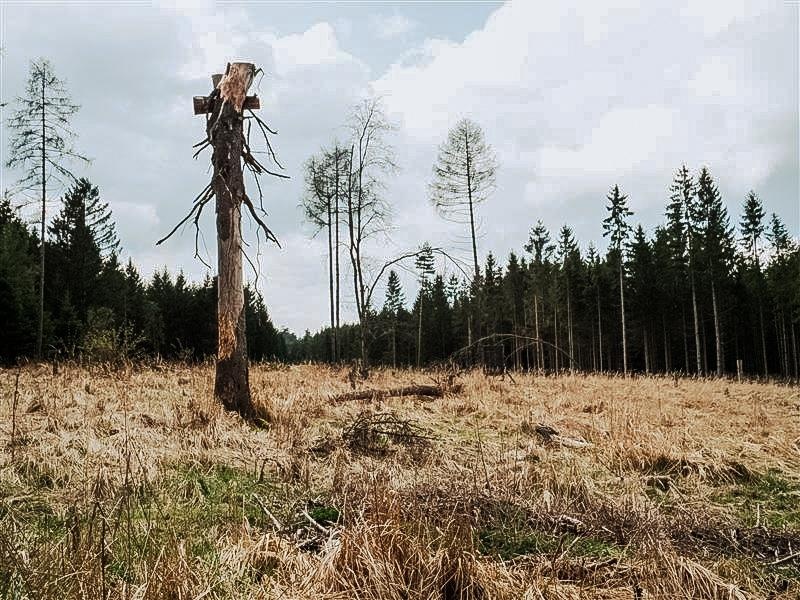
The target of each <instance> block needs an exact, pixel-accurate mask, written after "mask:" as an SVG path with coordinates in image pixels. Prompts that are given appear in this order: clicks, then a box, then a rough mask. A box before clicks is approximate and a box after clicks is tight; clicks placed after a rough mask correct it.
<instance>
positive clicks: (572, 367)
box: [567, 278, 575, 373]
mask: <svg viewBox="0 0 800 600" xmlns="http://www.w3.org/2000/svg"><path fill="white" fill-rule="evenodd" d="M569 292H570V289H569V278H567V336H568V339H569V370H570V373H574V372H575V359H574V357H575V349H574V346H573V343H572V307H571V305H570V298H569V297H570V293H569Z"/></svg>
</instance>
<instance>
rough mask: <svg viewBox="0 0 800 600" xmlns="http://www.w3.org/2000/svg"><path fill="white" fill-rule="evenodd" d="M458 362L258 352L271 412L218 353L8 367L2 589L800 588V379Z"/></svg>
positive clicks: (94, 594) (470, 591)
mask: <svg viewBox="0 0 800 600" xmlns="http://www.w3.org/2000/svg"><path fill="white" fill-rule="evenodd" d="M17 377H19V380H18V385H17ZM432 378H435V374H431V373H422V372H418V371H417V372H415V371H396V372H392V371H390V370H385V371H377V372H375V373H374V374H373V376H372V377H371V378H370V380H369V382H368V383H367V385H368V386H369V387H370V388H388V387H393V386H397V385H404V384H410V383H420V384H423V383H425V384H427V383H431V382H432ZM459 381H460V384H461V385H462V387H461V389H460V390H458V389H457V390H455V391H453V392H452V393H450V394H448V395H446V396H445V397H444V398H437V399H428V398H422V397H404V398H392V399H386V400H383V401H374V402H368V401H349V402H342V403H337V404H334V403H332V402H331V401H330V400H329V397H330V395H331V394H334V393H338V392H344V391H348V390H349V389H350V383H349V382H348V377H347V371H346V370H336V369H330V368H327V367H320V366H292V367H283V366H269V365H262V366H254V367H253V368H252V369H251V385H252V389H253V391H254V397H255V401H256V403H257V404H258V405H259V407H260V408H261V410H263V412H264V414H265V416H266V418H265V423H264V426H263V427H261V428H256V427H253V426H250V425H247V424H245V423H244V422H242V421H241V420H240V419H239V418H238V417H237V416H235V415H231V414H227V413H225V412H224V411H222V410H221V409H220V408H219V407H218V406H217V405H216V404H215V403H214V401H213V398H212V388H213V369H212V367H210V366H201V367H183V366H162V367H158V368H150V369H142V370H137V369H129V370H123V371H104V370H100V369H94V370H88V369H81V368H77V367H76V368H65V367H62V369H61V370H60V373H59V374H57V375H54V374H53V372H52V370H51V368H50V367H46V366H39V367H37V366H29V367H25V368H23V369H22V370H21V371H17V370H5V371H0V598H14V599H28V598H30V599H34V598H37V599H38V598H43V599H48V598H58V599H64V600H66V599H73V598H91V599H95V598H115V599H116V598H153V599H156V598H159V599H160V598H170V599H187V600H188V599H198V600H199V599H201V598H207V599H210V598H285V599H334V598H342V599H344V598H363V599H370V600H372V599H375V600H377V599H407V600H412V599H413V600H421V599H434V598H435V599H442V600H455V599H461V600H466V599H484V600H488V599H491V598H498V599H530V600H538V599H545V598H546V599H575V598H605V599H612V598H613V599H623V598H624V599H634V598H709V599H711V598H713V599H723V598H724V599H744V598H785V599H789V598H800V391H799V390H798V388H796V387H787V386H783V385H778V384H756V383H736V382H732V381H720V380H680V379H678V380H675V379H672V378H633V379H627V380H626V379H622V378H613V377H601V376H562V377H557V378H555V377H536V376H532V375H515V382H512V381H510V380H508V379H506V380H500V379H497V378H487V377H485V376H484V375H483V374H481V373H478V372H476V373H472V374H468V375H463V376H461V377H460V380H459ZM15 390H16V391H15ZM538 424H544V425H547V426H550V427H552V428H553V429H554V430H556V431H557V432H558V433H557V434H548V433H544V435H543V434H542V433H539V431H537V425H538ZM540 429H541V428H540Z"/></svg>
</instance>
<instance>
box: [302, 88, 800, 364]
mask: <svg viewBox="0 0 800 600" xmlns="http://www.w3.org/2000/svg"><path fill="white" fill-rule="evenodd" d="M365 115H368V118H365ZM370 125H371V126H372V128H370ZM391 131H392V127H391V124H390V123H389V122H388V121H387V119H386V117H385V116H384V115H383V113H382V112H381V110H380V104H379V102H378V101H376V100H369V101H366V102H364V103H363V104H362V105H360V106H359V107H358V108H357V109H356V110H355V111H354V113H353V117H352V119H351V121H350V128H349V131H348V137H347V138H346V139H345V141H344V142H342V141H339V140H335V141H334V142H332V143H331V144H330V145H329V146H327V147H323V148H322V149H321V150H320V151H319V152H318V153H317V154H315V155H314V156H312V157H311V158H310V159H309V160H308V162H307V163H306V168H305V174H306V189H305V194H304V196H303V199H302V205H303V207H304V210H305V214H306V217H307V219H308V221H309V222H310V223H312V224H313V225H314V226H315V232H314V233H315V235H316V234H318V233H323V234H324V235H325V237H326V238H327V248H328V281H329V292H330V293H329V306H330V324H329V325H328V326H327V327H325V328H324V329H322V330H321V331H319V332H317V333H315V334H311V333H310V332H306V334H305V336H304V337H303V338H302V339H301V340H299V342H298V343H297V344H295V345H294V346H293V350H292V355H293V357H294V358H295V359H298V360H314V361H330V362H341V361H351V360H359V361H361V363H362V366H363V367H364V368H366V366H367V365H369V364H383V365H392V366H422V365H427V364H431V363H441V362H446V361H456V362H460V363H466V364H468V365H475V364H480V365H483V366H484V367H489V368H493V369H531V370H537V371H540V372H543V371H549V372H558V371H562V370H570V371H584V372H587V371H615V372H622V373H628V372H630V371H639V372H644V373H656V372H683V373H686V374H699V375H712V374H713V375H717V376H722V375H723V374H725V373H736V372H738V371H739V370H740V369H741V372H742V373H746V374H751V375H762V376H770V375H778V376H782V377H787V378H789V377H791V378H797V377H798V368H800V357H798V344H797V329H798V325H800V249H799V248H798V244H797V243H796V242H795V241H794V240H793V239H792V238H791V236H790V235H789V232H788V230H787V228H786V226H785V224H784V223H783V222H782V220H781V219H780V218H779V217H778V215H776V214H775V213H772V214H771V215H770V216H769V217H768V216H767V213H766V211H765V209H764V206H763V204H762V202H761V200H760V199H759V197H758V196H757V194H756V193H755V192H753V191H751V192H750V193H749V194H748V195H747V196H746V198H745V199H744V200H743V204H742V212H741V217H740V220H739V221H738V223H736V224H733V223H731V218H730V215H729V214H728V211H727V208H726V205H725V203H724V202H723V199H722V196H721V194H720V192H719V188H718V186H717V184H716V182H715V180H714V178H713V177H712V174H711V172H710V170H709V169H708V168H707V167H701V168H700V169H699V170H698V171H697V172H696V173H692V172H691V171H690V170H689V168H688V167H687V166H685V165H683V166H681V167H680V168H679V169H678V170H677V171H676V173H675V177H674V180H673V181H672V183H671V185H670V186H669V188H668V190H665V196H666V197H667V202H666V207H665V212H664V221H663V223H662V224H660V225H659V226H658V227H656V228H655V230H654V231H653V232H652V233H651V234H648V233H647V232H646V231H645V229H644V228H643V227H642V225H635V224H634V223H632V221H631V218H632V217H633V211H632V210H631V208H630V206H629V201H628V197H627V196H626V195H625V194H624V193H623V191H622V189H621V188H620V186H618V185H615V186H613V187H612V188H611V190H610V191H609V193H608V195H607V197H606V199H605V202H606V208H607V216H606V218H605V219H604V220H603V222H602V231H603V236H604V237H606V238H607V239H608V242H609V243H608V248H607V250H606V251H605V253H601V252H600V251H599V250H598V249H597V248H596V247H595V246H594V245H593V244H591V243H590V244H589V245H588V247H587V249H586V251H582V250H581V248H580V245H579V244H578V241H577V240H576V239H575V235H574V232H573V230H572V228H571V227H570V226H569V225H568V224H564V225H563V226H562V227H561V228H560V230H559V231H558V232H556V233H555V234H553V233H551V232H550V231H548V229H547V228H546V227H545V226H544V224H543V223H542V222H541V221H538V222H537V223H536V224H535V225H534V226H533V227H532V228H531V230H530V235H529V239H528V240H527V242H526V243H525V244H524V245H523V248H522V249H521V251H512V252H511V253H510V254H509V256H508V259H507V261H506V262H505V265H501V264H500V263H499V262H498V260H497V258H496V257H495V256H493V255H492V254H489V255H488V256H487V258H486V260H485V262H484V263H483V265H480V264H479V260H478V249H477V240H478V236H477V234H476V225H475V223H476V218H477V217H476V212H477V210H478V209H479V205H480V204H481V203H482V202H484V201H486V200H487V199H489V198H490V197H491V194H492V192H493V191H494V186H495V173H496V169H497V163H496V159H495V156H494V153H493V151H492V149H491V146H489V145H488V144H487V143H486V141H485V138H484V134H483V131H482V130H481V128H480V126H479V125H478V124H476V123H475V122H473V121H470V120H468V119H462V120H461V121H459V122H458V123H457V124H456V125H455V127H453V129H452V130H451V131H450V132H449V134H448V136H447V138H446V140H445V141H444V142H443V144H442V145H441V147H440V148H439V154H438V157H437V160H436V163H435V164H434V165H433V169H432V171H433V173H432V180H431V183H430V186H429V189H430V200H431V202H432V204H433V205H434V206H435V207H436V208H437V209H438V211H439V212H440V214H441V215H442V216H443V217H445V218H449V219H452V220H455V221H456V222H460V223H463V224H464V226H465V227H466V228H467V232H468V234H469V238H470V241H471V244H472V269H467V270H465V269H463V268H461V266H460V263H458V261H455V260H453V259H452V258H451V256H450V255H449V254H448V253H447V252H446V251H445V249H442V248H440V247H434V246H432V245H431V244H429V243H427V242H426V243H424V244H422V245H421V246H420V247H419V248H418V249H412V250H409V251H407V252H402V253H400V254H398V255H397V256H395V257H392V258H390V259H389V260H388V261H386V262H384V263H382V264H379V267H378V268H376V269H373V271H374V275H373V276H372V277H369V276H366V277H365V275H364V273H365V271H366V269H365V267H364V264H365V261H364V257H365V256H366V255H367V254H368V252H369V248H368V244H369V243H370V238H372V237H377V236H379V235H380V234H382V233H384V232H385V231H386V227H387V224H388V217H389V216H390V214H391V213H390V211H389V210H388V209H389V205H388V203H387V202H386V200H385V199H384V197H383V190H384V180H383V179H382V178H384V177H386V176H387V175H389V174H390V172H391V170H392V169H393V168H394V158H393V156H392V155H391V153H390V152H388V153H387V149H388V148H390V146H389V144H388V143H387V136H388V134H390V133H391ZM373 142H375V146H374V147H372V148H370V143H373ZM372 153H374V162H373V160H372V159H373V154H372ZM388 167H391V168H388ZM365 174H366V177H365ZM365 182H366V183H365ZM599 201H602V197H600V198H599ZM375 245H377V244H375ZM340 254H341V255H342V256H345V257H348V258H349V263H350V264H349V266H350V267H351V271H352V276H353V282H352V286H353V294H354V296H355V298H356V305H357V313H358V323H355V324H342V323H341V322H340V302H341V300H340V297H341V291H340V289H341V285H342V284H343V283H344V284H345V285H347V284H346V282H345V278H343V277H342V276H341V275H340ZM437 263H438V264H439V265H440V269H439V272H437V270H436V268H435V266H436V264H437ZM442 265H446V267H447V268H441V266H442ZM452 267H456V268H452ZM399 268H403V269H406V270H411V271H413V272H414V273H415V274H416V278H417V283H418V285H417V286H416V290H415V296H414V297H413V298H408V299H407V298H406V297H405V294H404V291H403V289H402V286H401V284H400V278H399V276H398V274H397V269H399ZM469 271H472V272H469ZM448 272H449V273H450V274H449V275H447V273H448ZM384 276H385V279H386V281H385V282H384V281H382V278H384ZM378 282H381V285H382V289H385V297H384V299H383V303H382V306H380V305H379V302H377V301H375V299H374V298H373V296H374V294H373V292H374V290H375V288H376V287H377V284H378ZM365 290H366V293H365Z"/></svg>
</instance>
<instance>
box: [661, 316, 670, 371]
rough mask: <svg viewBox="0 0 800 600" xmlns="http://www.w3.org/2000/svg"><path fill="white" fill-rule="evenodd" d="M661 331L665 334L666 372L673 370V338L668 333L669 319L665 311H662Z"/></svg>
mask: <svg viewBox="0 0 800 600" xmlns="http://www.w3.org/2000/svg"><path fill="white" fill-rule="evenodd" d="M661 332H662V333H663V334H664V373H669V372H670V371H672V356H671V355H672V352H671V350H672V348H671V346H672V344H671V343H670V342H671V341H672V340H670V339H669V334H668V333H667V320H666V317H665V316H664V313H661Z"/></svg>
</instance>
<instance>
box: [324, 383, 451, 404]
mask: <svg viewBox="0 0 800 600" xmlns="http://www.w3.org/2000/svg"><path fill="white" fill-rule="evenodd" d="M447 391H453V392H455V391H458V389H457V388H448V389H445V388H443V387H440V386H438V385H409V386H406V387H399V388H391V389H388V390H360V391H357V392H347V393H345V394H338V395H336V396H331V398H330V401H331V402H333V403H337V402H347V401H349V400H370V401H373V400H382V399H384V398H393V397H397V396H428V397H429V398H441V397H442V396H444V394H445V392H447Z"/></svg>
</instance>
